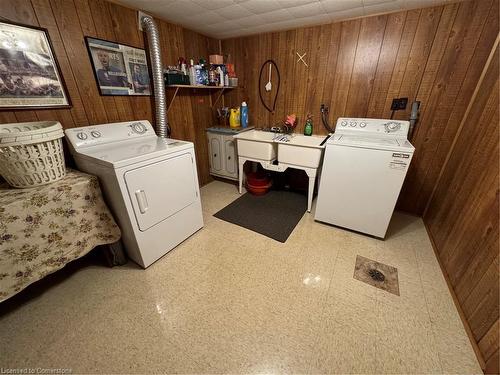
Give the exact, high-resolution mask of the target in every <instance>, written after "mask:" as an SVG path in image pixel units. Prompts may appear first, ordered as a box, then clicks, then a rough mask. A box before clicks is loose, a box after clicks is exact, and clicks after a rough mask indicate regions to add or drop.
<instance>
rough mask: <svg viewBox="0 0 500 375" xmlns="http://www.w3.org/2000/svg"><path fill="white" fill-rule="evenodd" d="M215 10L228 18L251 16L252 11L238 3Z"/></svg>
mask: <svg viewBox="0 0 500 375" xmlns="http://www.w3.org/2000/svg"><path fill="white" fill-rule="evenodd" d="M217 12H218V13H219V14H220V15H221V16H223V17H225V18H226V19H229V20H231V19H232V20H236V19H239V18H242V17H248V16H251V15H252V13H251V12H249V11H248V10H247V9H245V8H243V7H242V6H241V5H240V4H233V5H230V6H228V7H224V8H221V9H218V10H217Z"/></svg>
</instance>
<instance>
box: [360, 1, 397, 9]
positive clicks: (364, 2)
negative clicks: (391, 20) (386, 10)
mask: <svg viewBox="0 0 500 375" xmlns="http://www.w3.org/2000/svg"><path fill="white" fill-rule="evenodd" d="M395 2H396V0H363V6H365V7H366V6H370V5H376V4H384V3H395Z"/></svg>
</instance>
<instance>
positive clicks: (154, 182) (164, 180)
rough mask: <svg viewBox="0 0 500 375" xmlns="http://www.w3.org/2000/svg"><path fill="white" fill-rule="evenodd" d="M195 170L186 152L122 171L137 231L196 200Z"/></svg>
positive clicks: (143, 229) (154, 223) (167, 216)
mask: <svg viewBox="0 0 500 375" xmlns="http://www.w3.org/2000/svg"><path fill="white" fill-rule="evenodd" d="M195 173H196V171H195V169H194V163H193V159H192V156H191V154H189V153H187V154H183V155H179V156H175V157H172V158H169V159H165V160H162V161H159V162H156V163H153V164H149V165H145V166H142V167H139V168H136V169H131V170H129V171H127V172H125V183H126V185H127V190H128V194H129V196H130V201H131V202H132V206H133V208H134V214H135V218H136V220H137V225H138V226H139V229H140V230H141V231H145V230H147V229H149V228H151V227H152V226H154V225H156V224H158V223H159V222H161V221H163V220H165V219H167V218H169V217H170V216H172V215H174V214H175V213H177V212H179V211H180V210H182V209H184V208H185V207H187V206H189V205H190V204H192V203H193V202H194V201H195V200H196V199H197V186H196V178H195Z"/></svg>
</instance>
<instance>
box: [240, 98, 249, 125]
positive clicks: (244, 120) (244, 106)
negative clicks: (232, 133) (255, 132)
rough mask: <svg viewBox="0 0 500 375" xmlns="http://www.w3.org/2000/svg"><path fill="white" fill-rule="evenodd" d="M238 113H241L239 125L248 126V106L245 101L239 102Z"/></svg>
mask: <svg viewBox="0 0 500 375" xmlns="http://www.w3.org/2000/svg"><path fill="white" fill-rule="evenodd" d="M240 114H241V121H240V124H241V126H242V127H243V128H246V127H247V126H248V106H247V102H243V103H241V109H240Z"/></svg>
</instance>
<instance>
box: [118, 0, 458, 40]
mask: <svg viewBox="0 0 500 375" xmlns="http://www.w3.org/2000/svg"><path fill="white" fill-rule="evenodd" d="M113 1H115V2H118V3H121V4H124V5H126V6H129V7H132V8H135V9H142V10H143V11H144V12H146V13H149V14H151V15H153V16H156V17H158V18H161V19H164V20H166V21H169V22H173V23H175V24H179V25H181V26H184V27H187V28H189V29H192V30H196V31H198V32H200V33H202V34H205V35H207V36H211V37H214V38H219V39H224V38H229V37H236V36H244V35H251V34H257V33H262V32H270V31H280V30H288V29H292V28H296V27H302V26H314V25H320V24H324V23H328V22H338V21H342V20H346V19H350V18H357V17H361V16H363V15H366V16H368V15H371V14H380V13H389V12H394V11H399V10H401V9H414V8H421V7H429V6H437V5H441V4H445V3H447V2H449V1H450V0H113Z"/></svg>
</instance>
